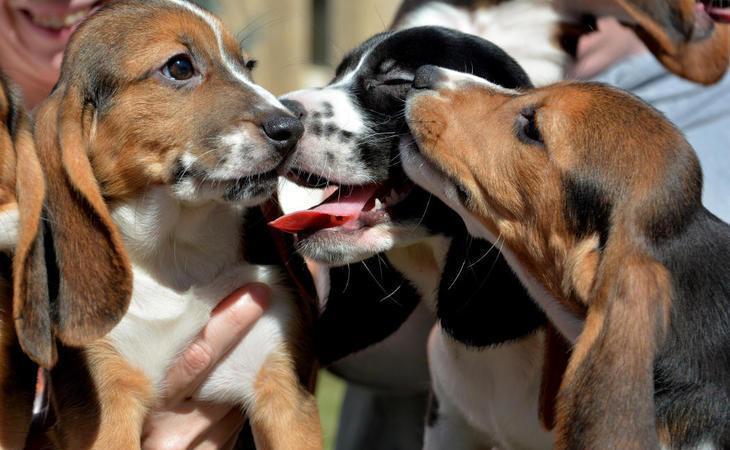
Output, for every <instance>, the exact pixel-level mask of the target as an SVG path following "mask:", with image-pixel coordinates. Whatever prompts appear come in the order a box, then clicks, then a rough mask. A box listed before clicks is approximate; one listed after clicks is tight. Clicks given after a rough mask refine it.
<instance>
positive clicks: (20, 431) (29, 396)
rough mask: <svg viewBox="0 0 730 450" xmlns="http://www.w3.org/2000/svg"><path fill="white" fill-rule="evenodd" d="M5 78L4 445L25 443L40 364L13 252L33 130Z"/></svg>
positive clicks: (0, 376)
mask: <svg viewBox="0 0 730 450" xmlns="http://www.w3.org/2000/svg"><path fill="white" fill-rule="evenodd" d="M18 101H19V100H18V99H17V98H15V97H13V96H12V94H11V92H10V90H9V89H7V87H6V86H5V82H4V80H2V78H0V242H2V245H1V246H0V247H1V248H0V448H3V449H8V448H13V449H15V448H24V446H25V438H26V436H27V434H28V429H29V427H30V423H31V419H32V415H33V399H34V396H35V382H36V371H37V367H36V365H35V364H33V363H32V362H31V361H30V360H29V359H28V357H27V356H26V355H25V354H23V351H22V350H21V348H20V346H19V344H18V339H17V336H16V333H15V323H14V321H13V296H12V281H11V278H12V262H11V256H12V254H13V250H14V248H15V246H16V242H17V237H18V236H17V235H18V230H19V226H18V216H19V214H20V213H21V212H20V211H19V209H18V202H17V197H16V188H15V184H16V163H17V158H16V154H15V151H16V150H15V147H16V144H20V143H21V142H24V143H27V142H28V140H29V139H30V130H29V127H28V122H27V119H26V117H25V116H24V115H23V113H22V112H21V111H20V109H19V106H18V103H16V102H18Z"/></svg>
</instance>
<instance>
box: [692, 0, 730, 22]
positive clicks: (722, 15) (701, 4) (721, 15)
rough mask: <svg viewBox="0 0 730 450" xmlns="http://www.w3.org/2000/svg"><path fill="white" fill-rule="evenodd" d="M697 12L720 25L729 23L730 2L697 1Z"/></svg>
mask: <svg viewBox="0 0 730 450" xmlns="http://www.w3.org/2000/svg"><path fill="white" fill-rule="evenodd" d="M697 12H698V13H706V14H707V15H708V16H710V18H711V19H712V20H714V21H716V22H720V23H730V0H698V1H697Z"/></svg>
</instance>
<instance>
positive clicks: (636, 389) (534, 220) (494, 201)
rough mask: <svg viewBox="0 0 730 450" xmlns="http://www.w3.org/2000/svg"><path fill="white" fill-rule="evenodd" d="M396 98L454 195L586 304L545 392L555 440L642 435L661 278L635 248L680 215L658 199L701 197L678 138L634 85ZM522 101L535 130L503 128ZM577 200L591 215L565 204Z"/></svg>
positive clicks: (623, 441)
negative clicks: (552, 402) (455, 187)
mask: <svg viewBox="0 0 730 450" xmlns="http://www.w3.org/2000/svg"><path fill="white" fill-rule="evenodd" d="M409 108H410V109H411V112H410V113H409V125H410V126H411V130H412V132H413V135H414V137H415V138H416V140H417V142H418V144H419V148H420V150H421V152H422V154H423V155H424V156H425V157H426V158H427V159H428V160H429V161H430V162H431V163H432V164H433V165H434V166H436V167H437V168H438V169H440V170H441V171H442V172H443V173H444V174H445V175H446V176H447V177H450V178H451V179H453V180H455V182H457V183H459V184H460V185H461V186H462V187H463V188H464V189H465V190H466V191H467V197H468V198H467V200H466V201H465V202H463V203H464V205H463V206H464V207H465V208H467V209H468V210H469V211H470V213H471V215H473V216H474V217H475V218H476V219H477V220H478V221H479V222H480V223H481V224H482V225H483V226H484V228H486V229H487V230H488V231H489V232H490V233H492V234H493V235H495V236H499V237H500V238H501V239H502V240H504V242H505V245H506V246H507V247H508V248H509V249H510V250H511V251H512V253H513V254H514V255H515V257H516V259H517V260H518V261H519V264H520V265H521V266H522V268H523V269H524V270H526V271H527V272H528V273H530V274H531V275H532V276H533V277H534V278H535V279H536V280H537V281H538V282H539V283H540V284H541V285H542V286H543V287H544V288H545V289H546V290H547V291H548V292H549V293H550V294H552V296H553V297H554V298H555V299H556V300H557V301H558V302H560V303H561V304H563V305H564V306H566V307H568V308H569V309H571V310H572V311H573V312H575V313H577V314H579V315H583V316H585V317H586V319H585V324H584V329H583V332H582V334H581V335H580V336H579V337H578V339H577V342H576V344H575V347H574V349H573V353H572V356H571V358H570V362H569V364H568V367H567V369H566V371H565V374H564V377H563V382H562V385H561V389H560V393H559V396H558V410H557V425H556V430H557V448H558V449H568V448H571V449H572V448H587V447H591V446H596V447H600V448H622V449H623V448H625V449H637V450H638V449H644V448H653V447H655V446H656V445H657V444H658V442H657V441H656V439H657V438H656V420H655V415H654V404H653V402H654V397H653V383H654V380H653V363H654V357H655V354H656V351H657V348H658V347H659V346H660V345H661V344H662V342H663V340H664V336H665V332H666V330H667V328H668V321H669V311H670V307H671V295H672V285H671V278H670V275H669V273H668V269H667V268H666V267H664V266H662V265H661V264H660V263H659V262H657V261H656V260H655V259H654V258H653V257H652V256H651V254H650V253H649V252H648V251H647V249H648V248H650V246H651V244H650V243H649V241H650V240H651V239H659V238H661V237H662V233H671V232H672V228H673V227H674V225H673V224H672V223H671V221H672V220H682V219H681V217H680V218H679V219H676V218H674V217H672V216H671V215H670V216H667V213H668V211H677V210H679V211H681V212H682V213H683V212H684V210H688V211H692V210H691V208H693V207H694V205H695V204H698V203H699V201H700V200H699V198H700V197H699V188H698V186H699V175H698V174H699V169H698V162H697V159H696V156H695V154H694V152H693V151H692V149H691V147H690V146H689V145H688V144H687V143H686V141H685V140H684V139H683V138H682V136H681V134H680V133H679V132H678V131H677V130H676V129H675V128H674V127H673V126H672V125H671V124H669V123H668V122H667V121H666V120H665V119H663V118H662V117H661V116H660V115H659V114H657V113H656V112H655V111H654V110H652V109H651V108H649V107H647V106H646V105H644V104H643V103H641V102H639V101H638V100H637V99H635V98H633V97H630V96H627V95H625V94H622V93H620V92H618V91H616V90H613V89H610V88H606V87H600V86H597V85H592V84H577V83H560V84H557V85H553V86H549V87H546V88H542V89H534V90H531V91H528V92H526V93H524V94H522V95H516V96H512V97H509V96H506V95H504V94H502V93H500V92H497V91H493V90H492V89H490V88H487V87H484V86H481V87H479V86H477V85H474V86H472V87H470V88H464V89H459V90H456V91H454V90H441V91H439V92H438V94H437V95H432V94H430V95H429V94H426V95H419V96H417V97H415V98H414V99H413V100H411V101H410V102H409ZM525 108H530V109H531V110H534V111H535V115H534V117H535V119H534V120H535V123H536V124H537V127H538V128H539V130H540V132H541V135H542V140H543V141H544V143H543V144H537V143H535V142H534V141H532V140H527V139H524V137H521V136H520V134H519V133H518V132H516V126H515V124H516V120H517V119H518V117H519V115H521V114H523V112H524V111H525ZM628 117H631V119H630V120H629V119H628ZM521 120H522V119H521ZM522 123H524V122H522ZM599 124H600V125H599ZM647 129H651V133H652V135H651V138H650V139H649V138H647V136H646V130H647ZM639 168H641V169H639ZM571 182H572V183H574V185H572V184H570V183H571ZM670 184H671V185H670ZM677 186H679V189H680V191H679V192H677V191H676V189H677ZM571 189H574V190H577V192H567V191H569V190H571ZM581 189H582V191H581ZM571 196H579V197H580V198H579V199H578V200H571V199H573V197H571ZM573 201H577V202H578V203H580V202H581V201H583V202H588V207H589V208H595V210H594V209H591V210H590V211H575V210H574V208H575V207H578V208H580V207H581V206H582V205H581V204H578V205H573V204H572V203H571V202H573ZM602 202H603V203H605V205H601V203H602ZM678 202H680V203H681V202H686V204H678ZM594 203H596V205H594ZM601 208H605V209H606V210H605V211H601ZM585 213H589V214H594V215H603V216H602V217H589V218H586V217H575V216H576V215H580V214H585ZM592 220H594V221H596V222H595V223H593V222H591V221H592ZM586 233H590V234H588V235H585V234H586ZM599 236H601V237H600V238H599ZM600 239H604V240H605V241H606V242H600V245H601V247H602V248H600V249H599V241H600ZM619 373H620V374H621V376H616V375H617V374H619ZM543 405H544V404H543ZM547 422H549V420H548V421H547ZM616 429H621V430H624V432H622V433H615V430H616Z"/></svg>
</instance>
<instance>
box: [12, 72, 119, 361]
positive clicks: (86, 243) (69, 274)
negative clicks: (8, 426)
mask: <svg viewBox="0 0 730 450" xmlns="http://www.w3.org/2000/svg"><path fill="white" fill-rule="evenodd" d="M86 108H87V105H85V104H84V97H83V96H82V95H81V93H80V92H79V91H78V90H77V89H75V88H74V87H68V88H65V87H64V86H61V87H59V88H58V89H57V90H56V92H55V93H54V95H53V96H52V97H51V99H50V100H48V101H47V102H46V103H45V104H44V105H43V107H42V108H41V110H40V111H39V113H38V115H37V124H36V130H35V131H36V132H35V137H36V140H35V143H36V148H37V151H38V155H39V157H40V160H41V161H42V163H43V172H44V173H43V175H44V176H45V179H46V183H47V186H46V198H45V203H44V205H45V206H44V209H43V214H44V217H43V222H42V223H41V218H40V216H41V207H40V205H39V204H38V202H37V199H36V196H34V195H33V194H34V192H33V190H32V189H31V188H30V184H31V180H21V179H20V178H19V183H18V187H19V189H18V190H19V194H20V201H21V202H23V201H24V198H25V199H26V200H27V201H28V202H29V204H32V206H33V207H32V208H30V209H29V211H27V212H26V214H25V216H26V217H25V220H26V224H25V225H23V228H24V232H25V233H26V235H25V236H23V239H21V241H22V244H23V245H22V247H21V248H20V249H19V250H20V251H19V252H18V257H17V258H16V268H15V273H16V276H15V280H14V281H15V286H16V290H15V311H14V312H15V314H16V326H17V330H18V337H19V339H20V343H21V345H22V346H23V349H24V350H25V351H26V353H28V354H29V355H30V356H31V357H32V358H33V360H34V361H36V362H38V363H39V364H41V365H42V366H44V367H51V366H52V365H53V364H54V363H55V360H56V349H55V338H58V339H60V340H61V341H62V342H63V343H64V344H67V345H70V346H79V345H83V344H85V343H88V342H90V341H93V340H95V339H97V338H99V337H102V336H103V335H105V334H106V333H107V332H108V331H110V330H111V328H112V327H113V326H114V325H116V323H117V322H118V321H119V320H120V319H121V318H122V316H123V315H124V313H125V312H126V309H127V306H128V304H129V299H130V296H131V283H132V276H131V269H130V265H129V262H128V259H127V256H126V253H125V251H124V249H123V246H122V242H121V239H120V236H119V234H118V231H117V229H116V227H115V226H114V224H113V222H112V220H111V217H110V215H109V211H108V209H107V207H106V204H105V202H104V200H103V198H102V196H101V193H100V191H99V187H98V185H97V183H96V179H95V177H94V174H93V171H92V168H91V164H90V162H89V158H88V155H87V147H86V142H87V137H88V136H85V133H87V134H88V133H89V132H90V131H89V130H90V128H91V127H92V123H91V122H92V115H93V111H89V110H88V109H86ZM29 166H31V169H33V167H32V166H33V164H32V163H29ZM29 173H31V174H33V173H34V170H29ZM23 192H25V194H23Z"/></svg>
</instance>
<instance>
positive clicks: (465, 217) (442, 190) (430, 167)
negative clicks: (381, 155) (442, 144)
mask: <svg viewBox="0 0 730 450" xmlns="http://www.w3.org/2000/svg"><path fill="white" fill-rule="evenodd" d="M399 151H400V159H401V164H402V166H403V171H404V172H405V173H406V175H408V178H410V179H411V180H412V181H413V182H414V183H416V184H417V185H418V186H420V187H422V188H423V189H425V190H426V191H428V192H431V193H432V194H433V195H435V196H436V197H438V198H439V199H440V200H441V201H442V202H444V203H445V204H446V205H448V206H449V207H450V208H451V209H453V210H454V211H456V213H457V214H458V215H459V216H460V217H461V219H462V221H463V222H464V225H466V228H467V231H468V232H469V234H471V235H472V236H474V237H478V238H482V239H486V240H488V241H490V242H492V243H495V242H496V237H495V236H494V235H492V233H490V232H489V231H487V230H486V228H484V226H482V225H481V224H480V223H479V221H478V220H477V219H476V218H475V217H474V216H473V215H472V213H471V212H469V211H468V210H467V209H466V207H465V206H464V205H463V204H462V203H461V201H460V200H459V194H458V192H457V189H456V186H455V185H454V183H453V182H451V180H449V178H448V177H447V176H446V175H444V174H443V172H441V170H439V169H438V168H437V167H436V166H435V165H434V164H433V163H431V162H430V161H428V160H427V159H426V158H425V157H424V156H423V155H422V154H421V152H420V151H419V149H418V145H417V143H416V142H414V140H413V139H412V138H405V139H401V142H400V145H399Z"/></svg>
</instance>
